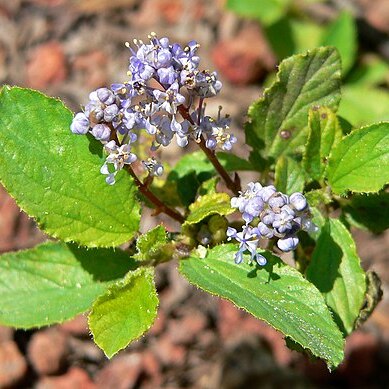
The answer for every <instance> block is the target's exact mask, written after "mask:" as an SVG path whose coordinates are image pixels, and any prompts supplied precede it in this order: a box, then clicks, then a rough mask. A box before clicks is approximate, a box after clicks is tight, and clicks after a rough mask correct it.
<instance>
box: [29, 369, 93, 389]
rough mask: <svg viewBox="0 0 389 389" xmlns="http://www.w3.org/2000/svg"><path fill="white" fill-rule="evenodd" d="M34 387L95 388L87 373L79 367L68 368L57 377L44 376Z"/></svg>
mask: <svg viewBox="0 0 389 389" xmlns="http://www.w3.org/2000/svg"><path fill="white" fill-rule="evenodd" d="M35 388H36V389H95V388H96V385H95V384H94V383H93V381H92V380H91V379H90V377H89V376H88V374H87V373H86V372H85V371H84V370H82V369H81V368H79V367H72V368H70V369H69V370H68V371H67V372H66V373H65V374H63V375H60V376H57V377H44V378H42V379H41V380H40V381H39V382H38V383H37V385H36V386H35Z"/></svg>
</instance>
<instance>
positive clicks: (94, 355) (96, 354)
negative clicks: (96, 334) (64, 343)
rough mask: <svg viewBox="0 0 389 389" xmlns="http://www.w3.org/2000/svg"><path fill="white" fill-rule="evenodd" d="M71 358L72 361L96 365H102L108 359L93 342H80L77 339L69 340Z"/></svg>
mask: <svg viewBox="0 0 389 389" xmlns="http://www.w3.org/2000/svg"><path fill="white" fill-rule="evenodd" d="M69 350H70V356H69V358H70V359H71V360H72V361H80V360H82V361H86V362H92V363H94V364H100V363H101V362H103V361H104V360H105V359H106V357H105V355H104V353H103V351H102V350H101V349H100V348H99V347H98V346H97V345H96V344H94V343H93V342H92V341H91V340H80V339H77V338H72V337H70V338H69Z"/></svg>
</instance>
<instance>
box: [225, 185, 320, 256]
mask: <svg viewBox="0 0 389 389" xmlns="http://www.w3.org/2000/svg"><path fill="white" fill-rule="evenodd" d="M231 206H232V207H234V208H237V209H239V211H240V212H241V213H242V218H243V220H244V221H245V222H246V224H245V225H244V226H243V229H242V231H241V232H237V231H236V230H234V229H231V230H230V232H229V237H230V239H231V238H234V239H235V240H237V241H238V242H239V243H240V249H239V251H238V253H237V257H238V259H239V258H241V256H242V252H243V251H245V250H249V248H248V247H251V246H252V245H254V244H258V243H257V242H258V239H259V238H261V237H262V238H267V239H272V238H276V239H278V240H277V246H278V248H279V249H280V250H282V251H285V252H286V251H292V250H294V249H295V248H296V247H297V245H298V243H299V239H298V237H297V236H296V234H297V232H298V231H300V230H304V231H308V232H311V231H315V230H316V229H317V227H316V226H315V225H314V224H313V223H312V220H311V214H310V212H309V207H308V203H307V200H306V198H305V196H304V195H303V194H302V193H299V192H296V193H293V194H291V195H290V196H287V195H286V194H284V193H281V192H277V190H276V188H275V187H274V186H272V185H269V186H265V187H262V185H261V184H259V183H258V182H255V183H254V182H250V183H249V184H248V188H247V190H246V191H244V192H242V193H241V194H240V195H239V196H238V197H233V198H232V199H231ZM250 242H255V243H250Z"/></svg>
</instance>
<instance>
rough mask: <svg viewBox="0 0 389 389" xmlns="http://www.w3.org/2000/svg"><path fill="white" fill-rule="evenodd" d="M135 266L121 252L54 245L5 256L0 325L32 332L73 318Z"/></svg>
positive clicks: (2, 259)
mask: <svg viewBox="0 0 389 389" xmlns="http://www.w3.org/2000/svg"><path fill="white" fill-rule="evenodd" d="M135 267H136V263H135V261H134V260H133V259H132V258H130V257H129V256H128V255H127V254H125V253H124V252H123V251H121V250H115V251H114V250H112V249H89V250H87V249H84V248H78V247H76V246H75V245H71V244H68V245H66V244H64V243H54V242H48V243H44V244H42V245H39V246H37V247H35V248H34V249H30V250H25V251H18V252H15V253H7V254H3V255H2V256H1V257H0V293H1V299H0V324H2V325H8V326H13V327H17V328H32V327H40V326H43V325H49V324H53V323H61V322H63V321H65V320H68V319H71V318H72V317H74V316H76V315H77V314H79V313H82V312H85V311H86V310H87V309H89V308H90V307H91V305H92V303H93V301H94V300H95V299H96V297H98V296H99V295H100V294H101V293H104V291H105V290H106V289H107V287H108V286H109V285H110V284H111V283H112V282H113V281H115V280H118V279H121V278H122V277H124V275H125V274H126V273H127V271H128V270H132V269H135Z"/></svg>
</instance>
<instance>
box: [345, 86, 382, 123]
mask: <svg viewBox="0 0 389 389" xmlns="http://www.w3.org/2000/svg"><path fill="white" fill-rule="evenodd" d="M388 105H389V93H388V91H387V90H385V89H383V88H374V87H366V86H364V85H362V86H361V85H345V86H344V88H342V101H341V102H340V105H339V112H338V113H339V115H341V116H343V117H344V118H345V119H347V120H348V121H349V122H350V123H352V124H353V125H354V126H361V125H366V124H370V123H374V122H379V121H384V120H389V112H388Z"/></svg>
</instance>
